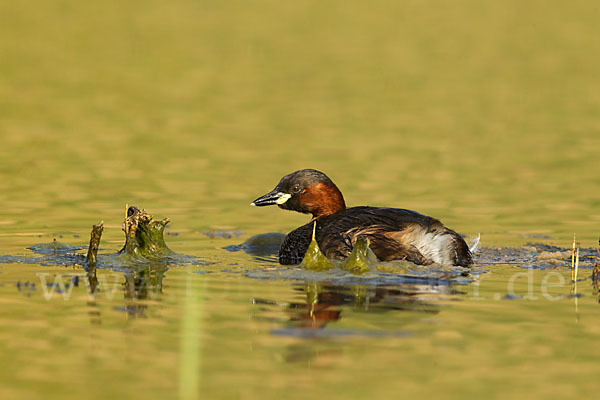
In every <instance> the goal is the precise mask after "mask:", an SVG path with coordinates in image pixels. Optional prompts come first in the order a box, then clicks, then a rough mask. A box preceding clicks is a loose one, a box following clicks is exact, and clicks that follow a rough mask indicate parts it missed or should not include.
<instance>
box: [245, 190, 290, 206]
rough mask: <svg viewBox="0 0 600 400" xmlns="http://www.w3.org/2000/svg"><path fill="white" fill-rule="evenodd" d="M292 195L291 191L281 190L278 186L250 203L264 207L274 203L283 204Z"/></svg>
mask: <svg viewBox="0 0 600 400" xmlns="http://www.w3.org/2000/svg"><path fill="white" fill-rule="evenodd" d="M290 197H292V195H291V194H289V193H283V192H280V191H279V190H278V189H277V188H275V189H273V190H272V191H270V192H269V193H267V194H265V195H264V196H260V197H259V198H258V199H256V200H254V201H253V202H252V203H250V205H251V206H257V207H263V206H272V205H275V204H277V205H281V204H283V203H285V202H286V201H288V200H289V199H290Z"/></svg>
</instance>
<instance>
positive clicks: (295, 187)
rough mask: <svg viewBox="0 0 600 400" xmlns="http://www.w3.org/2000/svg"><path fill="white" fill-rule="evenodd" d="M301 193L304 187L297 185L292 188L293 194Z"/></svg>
mask: <svg viewBox="0 0 600 400" xmlns="http://www.w3.org/2000/svg"><path fill="white" fill-rule="evenodd" d="M300 191H302V187H301V186H300V185H298V184H297V183H296V184H295V185H294V186H292V192H294V193H298V192H300Z"/></svg>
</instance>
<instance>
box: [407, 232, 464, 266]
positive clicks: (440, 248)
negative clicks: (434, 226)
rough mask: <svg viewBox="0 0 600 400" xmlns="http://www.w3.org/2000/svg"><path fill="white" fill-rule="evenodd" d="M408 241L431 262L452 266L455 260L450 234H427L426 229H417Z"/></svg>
mask: <svg viewBox="0 0 600 400" xmlns="http://www.w3.org/2000/svg"><path fill="white" fill-rule="evenodd" d="M410 241H411V244H412V245H413V246H415V247H416V248H417V249H419V251H420V252H421V254H423V255H424V256H425V257H427V258H429V259H430V260H432V261H433V262H436V263H438V264H445V265H453V264H454V262H455V260H456V242H455V239H454V236H453V235H452V234H451V233H450V232H427V229H426V228H424V227H419V228H417V229H415V232H414V235H411V236H410Z"/></svg>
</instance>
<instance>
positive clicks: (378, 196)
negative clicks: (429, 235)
mask: <svg viewBox="0 0 600 400" xmlns="http://www.w3.org/2000/svg"><path fill="white" fill-rule="evenodd" d="M599 17H600V11H599V8H598V5H596V4H595V3H594V2H590V1H569V2H566V1H556V2H547V1H517V0H512V1H505V2H482V1H477V0H460V1H453V2H449V1H399V2H391V1H373V2H368V3H363V2H344V1H327V2H320V1H304V2H280V1H256V2H245V1H219V2H207V1H184V0H179V1H172V2H163V1H126V2H123V1H88V2H77V1H70V0H62V1H60V0H53V1H43V0H42V1H40V0H36V1H6V2H2V4H1V5H0V58H1V60H2V61H1V62H0V138H1V151H2V157H1V158H0V204H1V205H2V206H1V207H0V219H2V220H3V221H4V223H3V225H4V226H3V227H2V228H3V229H4V230H5V232H8V233H14V232H17V231H18V232H28V231H30V232H32V231H38V230H39V228H40V227H41V226H47V227H48V228H47V229H48V231H49V230H55V231H60V230H61V229H63V230H69V229H72V230H73V229H77V228H78V227H81V226H82V225H81V224H82V223H83V222H85V223H86V225H85V226H86V230H87V226H88V223H93V222H95V221H96V220H98V219H108V220H110V221H112V218H113V215H114V223H115V224H118V223H120V220H121V218H122V215H121V213H122V208H123V207H124V205H125V204H126V203H129V204H131V203H135V204H137V205H139V206H141V207H145V208H147V209H149V210H150V211H152V212H153V213H155V214H162V215H168V216H170V217H171V219H173V221H174V224H176V225H178V226H179V228H181V229H183V230H185V229H189V230H192V231H193V230H198V231H199V230H205V229H210V228H219V227H229V228H236V229H242V230H243V231H245V232H249V233H257V232H261V231H267V230H279V231H283V232H285V231H288V230H290V229H292V228H293V227H295V226H298V225H300V224H301V223H303V222H305V220H306V218H305V216H300V215H294V214H292V213H285V212H282V211H280V210H274V209H273V210H265V209H251V208H249V207H247V205H248V204H249V202H250V201H252V200H253V199H254V198H256V197H257V196H259V195H261V194H263V193H264V192H266V191H267V190H270V189H271V188H272V187H273V186H274V185H275V184H276V183H277V181H278V180H279V178H280V177H281V176H283V175H284V174H286V173H289V172H291V171H293V170H295V169H299V168H317V169H321V170H323V171H324V172H326V173H327V174H328V175H329V176H330V177H331V178H332V179H333V180H334V182H336V183H337V184H338V186H340V188H341V190H342V191H343V193H344V194H345V196H346V200H347V203H348V204H349V205H361V204H369V205H387V206H395V207H402V208H412V209H416V210H418V211H421V212H423V213H427V214H430V215H433V216H436V217H438V218H440V219H442V220H443V221H444V222H446V223H447V224H448V225H449V226H451V227H453V228H455V229H456V230H459V231H460V232H463V233H465V234H468V235H476V234H477V233H478V232H481V233H482V237H483V241H484V244H485V243H487V244H512V243H518V242H519V241H520V240H521V239H520V238H521V236H520V235H522V234H530V233H533V234H544V235H550V236H552V237H553V238H554V239H557V240H558V241H560V242H561V243H563V242H564V243H563V244H565V245H568V241H569V240H570V238H571V237H572V234H573V232H577V233H578V235H579V237H580V238H581V240H582V242H583V243H582V244H583V245H590V246H591V245H593V244H594V243H595V241H596V239H597V236H598V225H599V222H600V212H599V211H598V210H599V207H600V197H599V195H600V187H599V184H600V174H599V173H598V169H597V168H596V165H597V159H598V149H599V146H600V134H599V130H600V120H599V119H598V106H599V105H600V80H599V79H598V71H600V36H599V35H598V23H599V22H600V18H599ZM275 217H276V218H275ZM110 221H109V222H110ZM261 224H262V225H261ZM174 226H175V225H174ZM42 230H43V229H42ZM5 245H7V246H9V243H5Z"/></svg>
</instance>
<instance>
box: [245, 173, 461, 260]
mask: <svg viewBox="0 0 600 400" xmlns="http://www.w3.org/2000/svg"><path fill="white" fill-rule="evenodd" d="M273 204H277V205H278V206H279V207H280V208H283V209H285V210H294V211H298V212H301V213H305V214H312V216H313V218H312V220H311V221H310V222H309V223H308V224H306V225H304V226H301V227H300V228H298V229H296V230H294V231H292V232H290V233H289V234H288V235H287V236H286V237H285V239H284V241H283V243H282V244H281V248H280V249H279V262H280V263H281V264H299V263H300V262H302V259H303V258H304V254H305V253H306V250H307V249H308V246H309V244H310V241H311V238H312V232H313V224H314V223H315V222H316V224H317V226H316V233H315V239H316V240H317V243H318V244H319V248H320V249H321V251H322V252H323V254H325V256H327V257H328V258H333V259H344V258H346V257H348V255H349V254H350V252H351V251H352V248H353V246H354V243H356V239H357V238H358V237H360V236H366V237H368V238H369V240H370V246H371V250H373V252H374V253H375V255H376V256H377V258H378V259H379V260H380V261H388V260H408V261H411V262H413V263H415V264H422V265H426V264H432V263H439V264H446V265H461V266H464V267H467V266H470V265H471V264H472V263H473V257H472V255H471V252H470V250H469V247H468V246H467V244H466V243H465V241H464V240H463V238H462V237H461V236H460V235H459V234H458V233H456V232H454V231H453V230H452V229H448V228H446V227H445V226H444V225H443V224H442V223H441V222H440V221H438V220H437V219H435V218H431V217H428V216H426V215H422V214H419V213H418V212H415V211H410V210H403V209H399V208H380V207H352V208H346V203H345V202H344V197H343V196H342V193H341V192H340V190H339V189H338V188H337V186H335V184H334V183H333V182H332V181H331V179H329V178H328V177H327V175H325V174H324V173H322V172H320V171H317V170H314V169H303V170H299V171H296V172H293V173H291V174H289V175H286V176H284V177H283V178H281V181H279V183H278V184H277V186H276V187H275V189H273V190H272V191H270V192H269V193H267V194H265V195H264V196H261V197H259V198H258V199H256V200H254V201H253V202H252V203H251V205H253V206H259V207H262V206H269V205H273Z"/></svg>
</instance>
